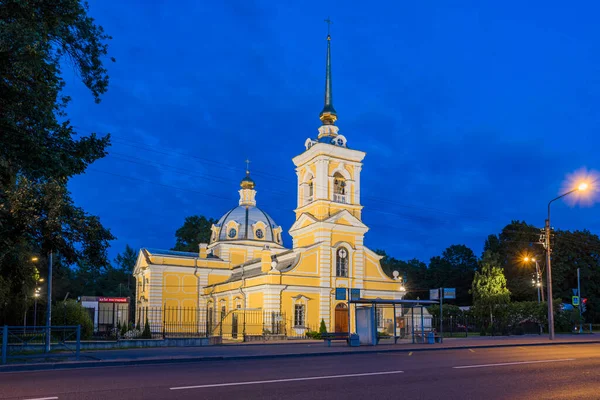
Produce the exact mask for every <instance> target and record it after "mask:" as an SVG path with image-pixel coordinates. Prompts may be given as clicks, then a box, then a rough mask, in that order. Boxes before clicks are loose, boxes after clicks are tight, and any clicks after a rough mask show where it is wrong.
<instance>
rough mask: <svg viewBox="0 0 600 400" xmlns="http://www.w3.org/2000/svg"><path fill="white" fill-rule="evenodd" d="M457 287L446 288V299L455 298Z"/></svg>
mask: <svg viewBox="0 0 600 400" xmlns="http://www.w3.org/2000/svg"><path fill="white" fill-rule="evenodd" d="M455 298H456V288H444V299H455Z"/></svg>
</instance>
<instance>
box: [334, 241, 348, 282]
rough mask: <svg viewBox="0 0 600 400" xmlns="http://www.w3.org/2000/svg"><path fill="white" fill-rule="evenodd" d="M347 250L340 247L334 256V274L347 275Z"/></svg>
mask: <svg viewBox="0 0 600 400" xmlns="http://www.w3.org/2000/svg"><path fill="white" fill-rule="evenodd" d="M348 258H349V257H348V250H346V249H345V248H344V247H340V248H339V249H338V250H337V252H336V256H335V275H336V276H341V277H347V276H348Z"/></svg>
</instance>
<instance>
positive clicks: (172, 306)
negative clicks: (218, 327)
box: [162, 271, 198, 331]
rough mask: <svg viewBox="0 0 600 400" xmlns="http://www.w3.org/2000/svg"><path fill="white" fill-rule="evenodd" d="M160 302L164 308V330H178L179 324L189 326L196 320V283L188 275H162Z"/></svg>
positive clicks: (173, 273) (190, 274)
mask: <svg viewBox="0 0 600 400" xmlns="http://www.w3.org/2000/svg"><path fill="white" fill-rule="evenodd" d="M163 282H164V284H163V293H162V299H163V300H162V302H163V306H164V310H163V312H164V317H163V319H164V321H165V322H166V326H165V330H167V331H169V330H173V331H175V330H177V329H180V328H179V327H180V325H181V323H184V324H190V325H192V324H193V323H195V322H196V320H197V317H198V315H197V304H198V281H197V278H196V277H195V276H194V275H193V274H192V272H191V271H190V273H185V272H169V271H164V273H163Z"/></svg>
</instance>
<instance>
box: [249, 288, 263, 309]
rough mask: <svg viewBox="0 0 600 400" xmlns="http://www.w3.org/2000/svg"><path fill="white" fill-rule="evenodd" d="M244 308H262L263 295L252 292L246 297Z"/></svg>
mask: <svg viewBox="0 0 600 400" xmlns="http://www.w3.org/2000/svg"><path fill="white" fill-rule="evenodd" d="M246 299H247V300H246V301H247V305H246V308H263V293H262V292H253V293H248V294H247V295H246Z"/></svg>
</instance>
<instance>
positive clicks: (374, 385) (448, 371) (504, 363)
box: [0, 344, 600, 400]
mask: <svg viewBox="0 0 600 400" xmlns="http://www.w3.org/2000/svg"><path fill="white" fill-rule="evenodd" d="M0 398H2V399H48V400H57V399H60V400H67V399H78V400H86V399H111V400H117V399H144V400H152V399H250V400H251V399H278V400H279V399H299V400H300V399H301V400H306V399H352V400H357V399H369V400H375V399H377V400H382V399H461V400H465V399H517V398H518V399H529V398H532V399H533V398H535V399H545V400H549V399H600V344H586V345H554V346H536V347H510V348H496V349H462V350H449V351H425V352H413V353H410V352H407V353H373V354H357V355H333V356H320V357H315V356H307V357H299V358H278V359H270V360H269V359H260V360H225V361H203V362H198V363H185V364H164V365H144V366H126V367H102V368H87V369H70V370H54V371H37V372H15V373H1V374H0Z"/></svg>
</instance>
